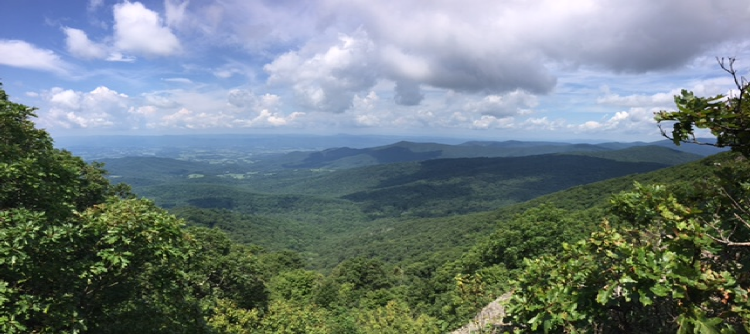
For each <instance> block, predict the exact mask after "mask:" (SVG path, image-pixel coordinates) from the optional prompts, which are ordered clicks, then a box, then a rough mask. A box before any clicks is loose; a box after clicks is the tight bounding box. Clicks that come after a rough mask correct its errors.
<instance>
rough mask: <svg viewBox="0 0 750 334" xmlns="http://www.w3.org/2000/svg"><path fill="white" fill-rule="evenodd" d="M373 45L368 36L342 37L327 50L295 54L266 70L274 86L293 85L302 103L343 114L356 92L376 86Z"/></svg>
mask: <svg viewBox="0 0 750 334" xmlns="http://www.w3.org/2000/svg"><path fill="white" fill-rule="evenodd" d="M372 57H373V45H372V42H371V41H370V40H369V38H368V37H367V35H366V34H364V33H362V32H358V33H356V34H354V35H351V36H349V35H341V36H339V38H338V43H337V44H336V45H333V46H331V47H329V48H327V49H326V50H321V51H318V50H301V51H292V52H288V53H286V54H283V55H281V56H280V57H278V58H276V60H274V61H273V62H272V63H270V64H268V65H266V66H265V67H264V69H265V70H266V72H268V74H269V75H270V77H269V79H268V82H269V83H270V84H272V85H290V86H291V87H292V89H293V90H294V92H295V93H296V95H297V97H298V98H299V101H300V103H301V104H303V105H305V106H306V107H308V108H312V109H314V110H319V111H328V112H334V113H340V112H343V111H345V110H347V109H349V107H351V104H352V98H353V97H354V95H355V94H356V93H357V92H360V91H363V90H366V89H369V88H370V87H372V86H374V85H375V83H376V76H375V73H374V68H373V64H372V62H373V58H372Z"/></svg>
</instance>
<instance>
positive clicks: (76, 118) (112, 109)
mask: <svg viewBox="0 0 750 334" xmlns="http://www.w3.org/2000/svg"><path fill="white" fill-rule="evenodd" d="M39 96H41V97H42V98H43V99H44V100H45V101H46V103H47V105H48V108H47V109H46V110H44V109H41V112H40V113H39V121H40V123H41V124H42V125H44V126H46V127H52V128H58V127H59V128H65V129H72V128H112V127H117V128H123V127H124V128H127V123H128V122H127V121H126V120H125V119H124V118H125V117H126V116H127V115H128V108H129V104H130V103H131V101H130V98H129V97H128V96H127V95H125V94H121V93H118V92H116V91H113V90H111V89H109V88H107V87H104V86H100V87H97V88H95V89H94V90H92V91H90V92H80V91H74V90H70V89H62V88H53V89H51V90H50V91H48V92H44V93H42V94H39Z"/></svg>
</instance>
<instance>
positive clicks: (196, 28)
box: [0, 0, 750, 141]
mask: <svg viewBox="0 0 750 334" xmlns="http://www.w3.org/2000/svg"><path fill="white" fill-rule="evenodd" d="M748 22H750V3H748V2H747V1H746V0H724V1H707V0H660V1H657V2H655V1H651V0H576V1H572V0H571V1H558V0H540V1H521V0H497V1H489V0H483V1H479V0H462V1H454V0H451V1H448V0H433V1H416V0H415V1H405V0H379V1H372V0H319V1H282V0H267V1H254V0H192V1H184V0H164V1H161V0H160V1H150V0H147V1H107V0H90V1H84V0H70V1H56V0H5V1H3V10H2V11H0V81H2V83H3V85H4V89H5V90H6V91H7V92H8V93H9V94H10V95H11V99H12V100H14V101H16V102H21V103H24V104H27V105H30V106H34V107H37V108H39V110H38V111H37V114H38V116H39V117H38V119H37V124H38V125H39V126H40V127H43V128H45V129H47V130H48V131H49V132H50V133H52V134H53V136H63V135H94V134H96V135H99V134H137V135H149V134H181V133H312V134H336V133H350V134H388V135H410V136H413V135H429V136H446V137H450V136H457V137H467V138H484V139H492V138H495V139H503V140H504V139H526V140H529V139H537V140H619V141H636V140H642V141H651V140H659V139H660V138H661V137H660V136H659V132H658V129H657V128H656V126H655V124H654V122H653V113H654V112H655V111H658V110H662V109H670V108H672V105H673V104H672V101H673V100H672V97H673V95H675V94H677V93H678V92H679V91H680V89H683V88H685V89H688V90H692V91H695V92H696V94H699V95H716V94H724V93H727V92H729V91H730V90H731V89H732V88H733V86H732V81H731V78H730V77H728V76H727V75H726V74H725V73H723V72H722V71H721V70H720V68H719V67H718V65H717V63H716V59H715V58H716V57H736V58H737V59H738V60H737V63H736V66H737V68H738V69H740V73H742V74H745V73H746V72H747V71H746V69H750V23H748Z"/></svg>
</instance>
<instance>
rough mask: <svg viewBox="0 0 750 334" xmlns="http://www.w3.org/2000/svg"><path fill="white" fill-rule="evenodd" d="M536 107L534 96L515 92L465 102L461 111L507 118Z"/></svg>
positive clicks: (518, 91)
mask: <svg viewBox="0 0 750 334" xmlns="http://www.w3.org/2000/svg"><path fill="white" fill-rule="evenodd" d="M537 105H538V100H537V97H536V96H534V95H531V94H529V93H526V92H524V91H520V90H516V91H514V92H511V93H508V94H504V95H488V96H485V97H484V98H482V99H481V100H479V101H470V102H467V103H466V104H465V105H464V107H463V109H464V110H465V111H467V112H470V113H476V114H482V115H491V116H497V117H507V116H514V115H517V114H522V113H527V112H528V110H529V109H530V108H533V107H536V106H537Z"/></svg>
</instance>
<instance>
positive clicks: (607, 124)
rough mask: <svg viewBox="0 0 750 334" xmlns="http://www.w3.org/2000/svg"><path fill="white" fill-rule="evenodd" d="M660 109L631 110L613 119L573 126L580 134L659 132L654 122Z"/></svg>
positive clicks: (620, 112) (614, 116)
mask: <svg viewBox="0 0 750 334" xmlns="http://www.w3.org/2000/svg"><path fill="white" fill-rule="evenodd" d="M657 111H659V109H658V108H650V109H647V108H640V107H637V108H630V109H629V110H628V111H619V112H617V113H615V114H614V115H613V116H612V117H609V118H606V119H603V120H601V121H587V122H584V123H582V124H579V125H573V126H571V127H572V128H573V129H574V130H577V131H579V132H605V131H612V130H617V131H620V132H626V133H627V132H632V131H637V132H642V131H643V129H652V130H653V132H657V131H658V130H657V128H656V126H655V124H656V121H655V120H654V112H657Z"/></svg>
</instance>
